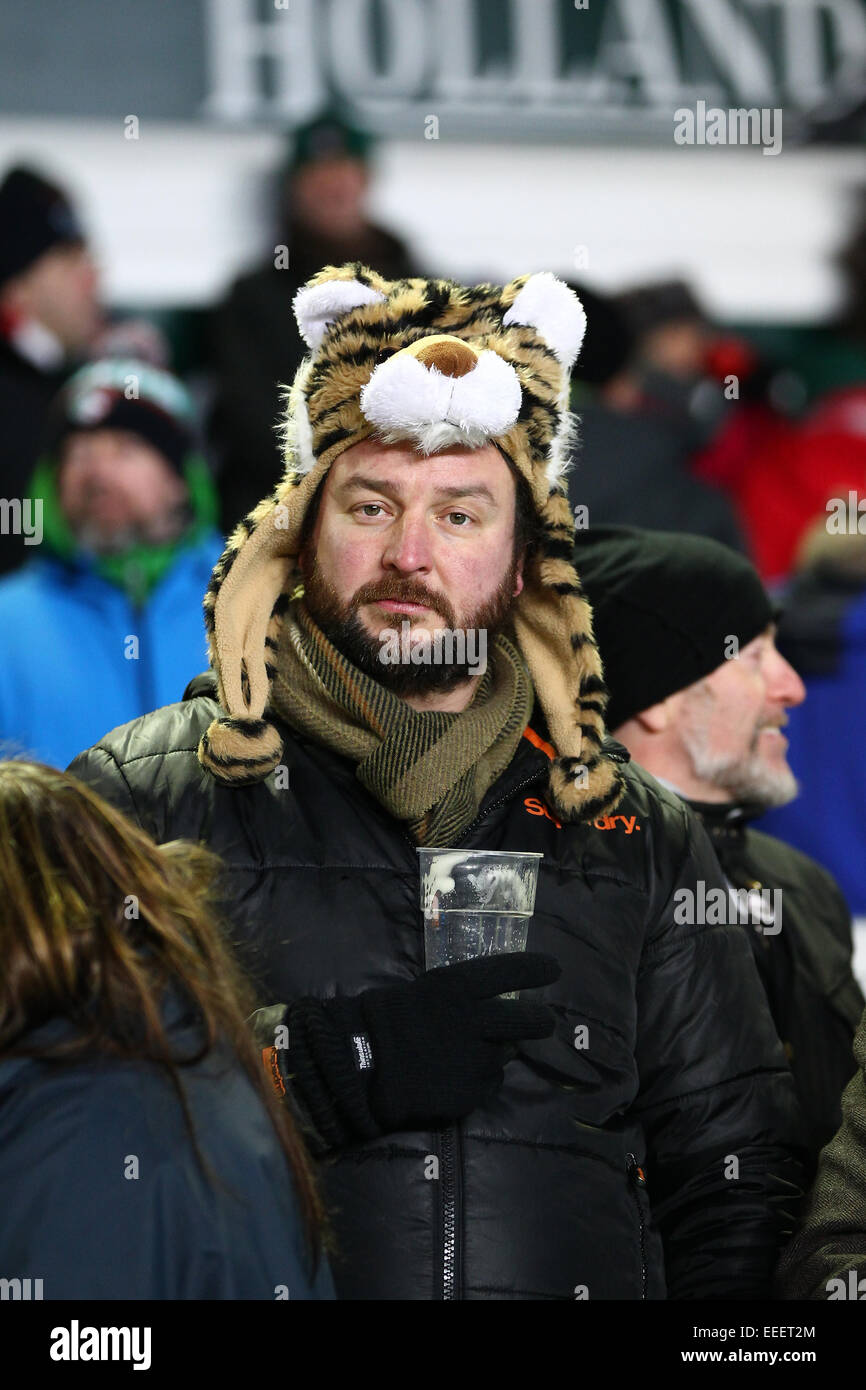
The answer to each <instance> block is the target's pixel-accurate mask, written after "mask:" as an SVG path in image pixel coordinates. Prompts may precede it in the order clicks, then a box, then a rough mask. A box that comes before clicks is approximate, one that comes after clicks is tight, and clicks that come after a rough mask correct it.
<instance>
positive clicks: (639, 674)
mask: <svg viewBox="0 0 866 1390" xmlns="http://www.w3.org/2000/svg"><path fill="white" fill-rule="evenodd" d="M576 556H577V564H578V566H579V569H580V574H581V580H582V582H583V585H584V588H585V590H586V593H587V595H588V597H589V599H590V602H591V603H592V606H593V613H594V624H595V634H596V638H597V641H598V643H599V648H600V650H601V654H602V659H603V661H604V664H605V675H606V679H607V683H608V686H609V687H610V691H611V697H610V702H609V705H608V722H609V724H610V727H611V729H612V730H613V732H614V736H615V737H616V738H617V739H619V740H621V741H622V743H624V744H625V746H626V747H627V748H628V750H629V752H630V753H631V755H632V757H633V758H634V759H635V761H636V762H638V763H640V764H641V766H642V767H645V768H646V769H647V771H648V772H651V773H652V774H653V776H655V777H656V778H657V779H658V780H659V781H660V782H661V783H662V784H663V786H665V787H668V788H669V789H670V790H671V791H674V792H676V793H677V795H678V796H680V797H681V798H682V799H683V800H684V801H686V802H687V803H688V804H689V805H690V806H691V808H692V810H694V811H695V812H696V813H697V815H698V816H699V817H700V819H701V821H702V822H703V824H704V825H705V827H706V829H707V831H708V832H709V835H710V839H711V840H712V843H713V847H714V848H715V851H716V854H717V855H718V858H719V862H720V864H721V867H722V870H723V871H724V874H725V878H726V880H727V883H728V888H729V894H728V896H727V897H722V898H720V901H719V902H718V903H716V904H713V903H711V902H710V900H709V896H708V895H707V894H706V893H704V895H703V905H704V911H705V913H706V914H707V915H709V913H710V912H711V911H712V910H713V907H715V908H716V909H717V910H721V911H723V912H724V913H725V915H727V916H728V917H729V918H733V919H734V920H736V921H739V922H740V923H741V924H742V925H743V926H744V927H745V929H746V933H747V935H748V937H749V940H750V942H751V945H752V949H753V951H754V954H755V959H756V961H757V964H758V969H759V971H760V974H761V978H762V980H763V982H764V988H765V990H766V993H767V998H768V1001H769V1004H770V1009H771V1012H772V1014H773V1019H774V1022H775V1024H776V1028H777V1030H778V1032H779V1036H780V1038H781V1040H782V1042H783V1043H784V1046H785V1051H786V1053H787V1056H788V1060H789V1062H790V1064H791V1069H792V1071H793V1074H794V1081H795V1083H796V1086H797V1090H798V1093H799V1097H800V1102H801V1105H802V1108H803V1112H804V1116H805V1119H806V1123H807V1125H808V1139H809V1148H810V1153H811V1160H812V1164H813V1165H814V1163H815V1162H817V1157H818V1153H819V1150H820V1149H821V1148H822V1147H823V1145H824V1144H826V1143H827V1142H828V1141H829V1140H830V1138H831V1137H832V1136H833V1134H834V1133H835V1132H836V1130H837V1129H838V1127H839V1123H840V1118H841V1096H842V1091H843V1089H844V1087H845V1086H846V1085H847V1083H848V1081H849V1080H850V1078H851V1076H852V1074H853V1072H854V1057H853V1054H852V1043H853V1038H854V1032H855V1029H856V1027H857V1025H858V1023H859V1021H860V1015H861V1013H862V1010H863V996H862V994H861V992H860V988H859V986H858V984H857V982H856V980H855V978H854V975H853V973H852V970H851V955H852V937H851V918H850V914H849V912H848V908H847V905H846V903H845V900H844V898H843V895H842V893H841V891H840V889H839V887H838V886H837V884H836V883H835V881H834V879H833V878H832V877H831V875H830V874H828V873H827V872H826V870H825V869H823V868H822V867H821V866H820V865H819V864H817V863H816V862H815V861H814V860H813V859H810V858H809V857H808V856H807V855H805V854H802V853H800V851H799V850H796V849H793V848H792V847H791V846H790V845H786V844H784V843H783V842H782V841H781V840H776V839H773V838H772V837H771V836H769V835H764V834H761V833H760V832H759V831H757V830H754V829H753V828H752V827H751V826H750V824H749V822H750V821H751V820H752V819H754V818H755V817H757V816H759V815H760V814H761V812H762V811H765V810H766V809H767V808H768V807H770V806H781V805H784V803H785V802H787V801H790V800H791V799H792V798H793V797H795V796H796V795H797V783H796V779H795V778H794V775H793V773H792V772H791V769H790V768H789V766H788V762H787V759H786V756H785V750H786V748H787V746H788V745H787V740H786V738H785V736H784V734H783V733H782V729H783V727H784V725H785V723H786V713H785V711H786V710H788V709H790V708H792V707H794V706H796V705H799V704H800V703H801V702H802V701H803V699H804V698H805V689H804V686H803V682H802V681H801V680H800V677H799V676H798V675H797V673H796V671H795V670H794V669H793V667H792V666H791V665H789V663H788V662H787V661H786V660H785V659H784V657H783V656H782V655H781V654H780V652H778V651H777V650H776V645H775V640H774V635H775V622H774V619H775V617H776V613H775V611H774V609H773V606H772V604H771V602H770V600H769V598H768V597H767V594H766V593H765V591H764V588H763V586H762V584H761V581H760V579H759V577H758V574H757V572H756V571H755V570H754V569H753V567H752V566H751V565H750V564H749V563H748V562H747V561H746V560H745V559H743V557H742V556H740V555H738V554H736V553H735V552H733V551H731V550H729V549H728V548H727V547H726V546H723V545H720V544H719V543H718V542H717V541H711V540H707V539H705V538H703V537H699V536H686V535H681V534H676V535H675V534H673V533H665V532H654V531H641V530H638V529H636V528H635V529H632V528H628V527H614V526H611V527H597V526H593V527H590V529H588V530H586V531H583V532H580V533H579V534H578V544H577V549H576Z"/></svg>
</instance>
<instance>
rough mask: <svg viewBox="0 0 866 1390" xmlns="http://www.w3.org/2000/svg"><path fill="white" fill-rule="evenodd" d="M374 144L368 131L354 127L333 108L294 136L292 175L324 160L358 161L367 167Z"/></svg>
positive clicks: (307, 124) (322, 113) (297, 130)
mask: <svg viewBox="0 0 866 1390" xmlns="http://www.w3.org/2000/svg"><path fill="white" fill-rule="evenodd" d="M373 144H374V141H373V137H372V136H371V135H370V134H368V132H367V131H366V130H362V129H361V128H360V127H359V126H354V125H351V124H350V123H349V122H348V121H347V120H346V118H345V117H344V116H343V115H342V114H341V112H340V111H339V110H337V108H336V107H334V108H329V109H327V110H325V111H322V112H320V113H319V115H318V116H316V117H315V118H314V119H313V120H311V121H308V122H307V123H306V125H302V126H298V127H297V129H296V130H295V131H294V132H293V145H292V155H291V163H290V165H289V172H290V173H293V174H294V173H297V171H298V170H299V169H303V168H304V167H305V166H306V165H308V164H313V163H315V162H316V161H317V160H320V159H339V158H342V159H358V160H360V161H361V162H362V163H365V162H366V161H367V160H368V159H369V157H370V152H371V149H372V146H373Z"/></svg>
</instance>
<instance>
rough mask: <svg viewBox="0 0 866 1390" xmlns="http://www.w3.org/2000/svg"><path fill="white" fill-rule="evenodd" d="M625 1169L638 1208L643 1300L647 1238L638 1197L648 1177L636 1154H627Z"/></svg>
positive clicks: (645, 1282)
mask: <svg viewBox="0 0 866 1390" xmlns="http://www.w3.org/2000/svg"><path fill="white" fill-rule="evenodd" d="M625 1167H626V1172H627V1173H628V1178H629V1183H630V1186H631V1195H632V1197H633V1198H634V1202H635V1206H636V1207H637V1219H638V1229H639V1231H640V1296H641V1298H642V1299H643V1298H646V1288H647V1264H646V1237H645V1232H644V1214H643V1207H642V1206H641V1201H640V1196H639V1195H638V1188H641V1187H642V1188H646V1175H645V1173H644V1170H643V1168H641V1166H640V1164H639V1163H638V1161H637V1158H636V1157H635V1155H634V1154H626V1157H625Z"/></svg>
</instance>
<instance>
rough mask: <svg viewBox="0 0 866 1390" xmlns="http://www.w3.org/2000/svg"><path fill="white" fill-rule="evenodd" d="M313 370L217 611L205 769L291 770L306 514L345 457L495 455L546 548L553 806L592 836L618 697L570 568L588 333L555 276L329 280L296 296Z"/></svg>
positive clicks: (526, 597)
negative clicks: (292, 629) (285, 663)
mask: <svg viewBox="0 0 866 1390" xmlns="http://www.w3.org/2000/svg"><path fill="white" fill-rule="evenodd" d="M294 309H295V316H296V318H297V321H298V327H299V328H300V331H301V335H302V337H303V338H304V341H305V342H306V344H307V346H308V348H309V355H308V356H307V357H306V358H305V359H304V361H303V362H302V364H301V366H300V367H299V369H298V372H297V375H296V377H295V380H294V383H293V385H292V387H291V390H290V391H289V393H288V408H287V411H286V415H285V420H284V423H283V439H284V446H285V459H286V471H285V475H284V477H283V479H282V481H281V482H280V483H279V485H278V486H277V488H276V489H275V491H274V492H273V494H272V495H271V496H269V497H266V498H265V499H264V500H263V501H262V502H260V503H259V504H258V506H257V507H255V508H254V510H253V511H252V512H250V513H249V515H248V516H246V517H245V518H244V520H243V521H241V522H240V523H239V524H238V526H237V527H236V528H235V530H234V532H233V533H232V535H231V537H230V539H229V541H228V543H227V545H226V548H225V551H224V552H223V555H222V557H221V558H220V560H219V562H218V564H217V565H216V567H215V569H214V572H213V577H212V579H211V582H210V585H209V586H208V591H207V594H206V595H205V600H204V610H205V622H206V626H207V634H208V645H209V650H210V658H211V666H212V667H213V669H214V670H215V672H216V675H217V684H218V692H219V699H220V703H221V704H222V707H223V710H224V711H225V714H224V715H223V717H221V718H219V719H216V720H214V721H213V722H212V723H211V725H210V727H209V729H208V730H207V732H206V733H205V734H204V735H203V736H202V739H201V742H200V745H199V750H198V756H199V760H200V762H201V763H202V765H203V766H204V767H206V768H207V769H208V770H209V771H210V772H211V773H212V774H213V775H214V776H215V777H216V778H218V779H219V780H220V781H223V782H226V783H229V784H233V785H240V784H244V783H247V782H254V781H258V780H259V779H261V778H262V777H265V776H266V775H267V774H268V773H269V772H271V771H273V769H274V768H275V767H276V766H277V765H278V764H279V762H280V758H281V756H282V743H281V738H280V734H279V732H278V730H277V728H276V727H275V725H274V724H273V723H272V722H271V721H270V720H269V719H268V717H267V713H266V707H267V703H268V693H269V685H270V681H271V679H272V677H273V675H274V667H273V665H272V663H271V661H270V660H269V656H270V654H271V653H272V652H274V651H275V650H276V646H277V635H278V632H279V624H280V622H281V614H282V612H283V611H284V609H285V607H286V605H287V603H288V599H289V595H290V594H291V592H292V590H293V589H294V588H295V586H296V584H297V580H298V577H299V576H298V571H297V557H298V551H299V548H300V544H299V541H300V535H301V527H302V523H303V519H304V515H305V513H306V510H307V507H308V506H309V504H310V501H311V499H312V497H313V495H314V493H315V492H316V489H317V488H318V486H319V484H320V482H321V481H322V479H323V478H324V476H325V474H326V473H327V472H328V469H329V468H330V466H331V464H332V463H333V462H334V460H335V459H336V458H337V457H338V455H339V454H341V453H342V452H343V451H344V450H345V449H348V448H350V447H351V446H352V445H353V444H357V443H358V442H359V441H360V440H362V439H366V438H368V437H370V436H373V435H375V436H376V437H377V438H380V439H381V440H382V441H383V442H392V441H396V440H408V441H411V443H412V444H413V445H414V446H415V448H416V449H417V450H418V452H419V454H421V455H430V454H432V453H435V452H436V451H437V450H441V449H443V448H446V447H448V446H451V445H456V444H461V445H467V446H469V447H471V448H478V447H480V446H481V445H484V444H486V443H493V444H495V445H496V447H497V448H498V449H499V451H500V453H501V454H502V455H503V456H504V458H505V459H506V460H507V462H508V463H509V464H511V466H512V467H513V468H514V469H516V470H517V472H519V473H520V474H521V475H522V476H523V477H524V478H525V479H526V481H527V483H528V484H529V488H530V490H531V493H532V498H533V502H534V505H535V509H536V511H537V513H538V515H539V518H540V520H541V522H542V529H543V540H542V542H541V544H540V545H539V546H538V547H537V548H536V553H535V554H534V556H532V557H531V558H530V559H529V560H528V561H527V564H526V566H525V572H524V588H523V591H522V593H521V594H520V596H519V598H518V599H517V600H516V601H515V605H514V608H513V610H512V615H511V616H512V623H513V630H514V636H515V640H516V642H517V645H518V646H519V648H520V651H521V653H522V655H523V658H524V660H525V662H526V664H527V667H528V670H529V674H530V677H531V679H532V682H533V686H534V689H535V693H536V696H537V699H538V700H539V702H540V704H541V706H542V709H543V711H544V714H545V717H546V719H547V724H548V729H549V733H550V737H551V740H552V742H553V744H554V745H555V753H556V756H555V758H554V759H553V760H552V762H551V768H550V781H549V794H550V799H551V801H552V804H553V806H554V808H555V809H556V811H557V813H558V814H559V815H560V817H561V818H563V817H564V818H565V819H566V820H571V821H574V820H593V819H595V818H596V817H598V816H600V815H601V814H603V813H604V812H606V811H608V810H609V809H611V807H612V806H613V805H615V803H616V801H617V800H618V799H619V795H620V790H621V774H620V772H619V769H618V766H617V765H616V763H614V762H613V761H612V760H611V759H609V758H608V757H607V756H606V755H605V753H604V752H603V751H602V739H603V737H604V710H605V704H606V696H607V691H606V689H605V686H604V683H603V680H602V670H601V662H600V659H599V655H598V650H597V648H596V645H595V641H594V639H593V635H592V620H591V613H590V608H589V605H588V603H587V601H586V599H585V597H584V595H583V591H582V589H581V586H580V582H579V580H578V577H577V574H576V572H575V569H574V566H573V563H572V553H573V547H574V520H573V517H572V513H571V508H570V505H569V502H568V496H567V493H566V491H565V487H564V484H563V481H562V480H563V477H564V474H565V471H566V468H567V466H568V444H569V433H570V419H571V417H570V415H569V411H568V399H569V376H570V370H571V367H572V365H573V363H574V361H575V360H576V358H577V355H578V352H579V351H580V345H581V342H582V340H583V335H584V331H585V328H586V318H585V315H584V312H583V308H582V306H581V303H580V300H579V299H578V298H577V296H576V294H574V292H573V291H572V290H571V289H569V287H568V285H566V284H565V283H564V282H563V281H561V280H558V279H557V278H556V277H555V276H554V275H552V274H550V273H549V272H546V271H545V272H541V273H540V274H536V275H524V276H521V277H520V278H519V279H516V280H512V281H511V283H510V284H507V285H504V286H496V285H477V286H475V288H467V287H466V286H463V285H458V284H455V283H454V282H453V281H450V280H423V279H406V280H394V281H389V280H385V279H383V278H382V276H380V275H378V274H377V273H376V272H375V271H372V270H369V269H368V268H367V267H366V266H363V265H361V264H359V263H353V264H348V265H343V266H327V267H326V268H325V269H324V270H322V271H320V272H319V274H318V275H315V276H314V277H313V278H312V280H310V281H309V282H308V283H307V284H306V285H305V286H304V287H303V288H302V289H301V290H300V291H299V292H298V294H297V295H296V297H295V301H294Z"/></svg>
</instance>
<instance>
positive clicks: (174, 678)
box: [0, 530, 223, 768]
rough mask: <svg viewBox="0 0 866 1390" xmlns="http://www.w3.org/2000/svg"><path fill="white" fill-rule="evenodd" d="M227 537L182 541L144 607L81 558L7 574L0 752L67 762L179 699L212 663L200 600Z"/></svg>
mask: <svg viewBox="0 0 866 1390" xmlns="http://www.w3.org/2000/svg"><path fill="white" fill-rule="evenodd" d="M222 549H223V542H222V539H221V537H220V536H219V534H218V533H217V532H216V531H215V530H208V531H206V532H205V534H204V535H202V536H201V538H200V539H199V540H198V541H195V542H193V543H191V544H189V545H188V546H185V547H183V548H182V549H181V550H180V551H179V552H178V555H177V557H176V559H175V560H174V563H173V564H172V565H171V567H170V569H169V570H168V571H167V572H166V573H165V574H164V575H163V577H162V579H161V580H160V581H159V582H158V583H157V585H156V587H155V588H154V589H153V590H152V592H151V594H150V596H149V598H148V599H147V601H146V603H145V604H144V605H143V606H142V607H141V608H136V607H135V606H134V605H133V604H132V602H131V601H130V599H129V598H128V597H127V596H126V594H125V593H124V591H123V590H122V589H121V588H119V587H118V586H117V585H115V584H112V583H111V582H110V581H108V580H107V579H104V578H102V577H101V576H100V575H99V574H98V573H96V571H95V570H94V567H93V563H92V561H90V560H89V559H87V558H85V557H83V556H79V557H76V559H75V560H74V561H73V562H72V563H71V564H70V563H68V562H65V561H62V560H59V559H56V558H55V557H54V556H52V555H48V554H45V555H40V556H39V557H38V558H36V559H34V560H31V561H29V562H28V563H27V564H25V565H24V566H23V567H22V568H21V569H20V570H17V571H16V572H14V573H13V574H11V575H9V576H8V577H7V578H5V579H2V580H0V756H9V755H10V754H14V753H23V754H25V755H26V756H28V757H31V758H34V759H35V760H37V761H39V762H45V763H48V764H50V765H52V766H54V767H59V768H65V767H66V766H67V765H68V764H69V763H70V762H71V760H72V759H73V758H74V757H75V755H76V753H78V752H80V750H81V749H82V748H88V747H89V746H90V745H91V744H93V743H95V742H96V741H97V740H98V739H100V738H101V737H102V736H103V734H104V733H105V731H106V729H114V728H116V727H117V726H118V725H119V724H126V723H127V722H128V721H129V720H130V719H135V718H136V717H137V716H138V715H140V714H146V713H147V712H148V711H150V710H153V709H158V708H160V707H161V706H162V705H168V704H171V703H173V702H174V701H175V700H179V699H180V698H181V697H182V695H183V692H184V689H185V688H186V685H187V683H188V682H189V680H190V679H191V677H192V676H194V675H196V673H197V672H198V671H200V670H202V668H203V667H204V666H206V665H207V649H206V642H205V629H204V618H203V616H202V607H201V604H202V598H203V596H204V592H205V589H206V588H207V585H208V582H209V580H210V577H211V572H212V570H213V567H214V565H215V564H216V562H217V560H218V559H219V557H220V555H221V554H222Z"/></svg>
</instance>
